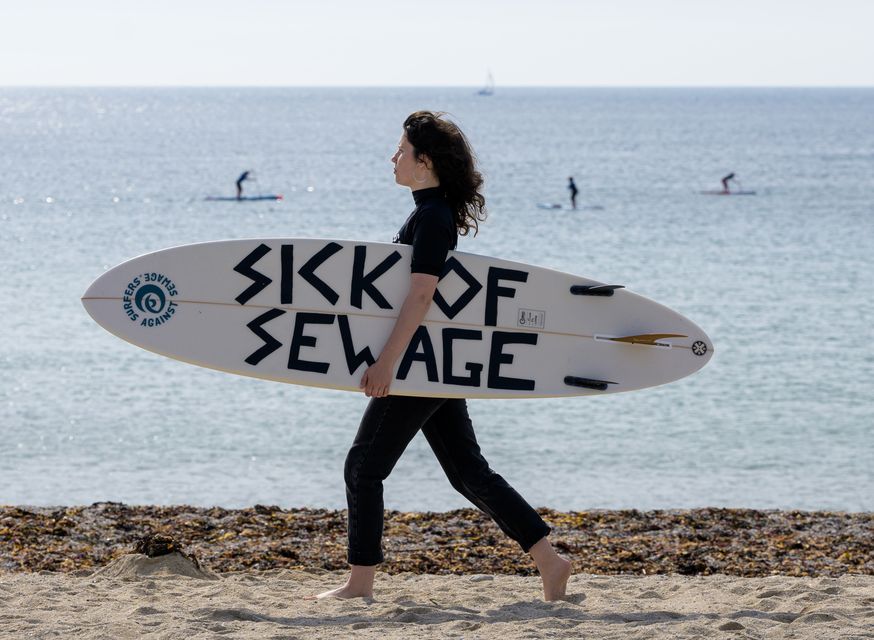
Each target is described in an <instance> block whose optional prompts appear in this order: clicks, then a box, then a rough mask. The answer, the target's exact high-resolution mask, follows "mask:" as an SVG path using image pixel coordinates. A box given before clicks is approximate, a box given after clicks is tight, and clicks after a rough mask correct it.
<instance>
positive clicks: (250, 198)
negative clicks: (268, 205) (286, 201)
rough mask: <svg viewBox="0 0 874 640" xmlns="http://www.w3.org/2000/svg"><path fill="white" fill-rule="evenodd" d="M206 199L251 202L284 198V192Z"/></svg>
mask: <svg viewBox="0 0 874 640" xmlns="http://www.w3.org/2000/svg"><path fill="white" fill-rule="evenodd" d="M204 200H208V201H210V202H247V201H248V202H251V201H255V200H282V194H277V193H271V194H268V195H263V196H242V197H240V198H235V197H234V196H206V197H205V198H204Z"/></svg>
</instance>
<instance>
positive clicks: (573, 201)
mask: <svg viewBox="0 0 874 640" xmlns="http://www.w3.org/2000/svg"><path fill="white" fill-rule="evenodd" d="M567 188H568V189H569V190H570V192H571V208H572V209H576V208H577V194H578V193H579V192H580V190H579V189H577V184H576V183H575V182H574V178H573V176H571V177H570V178H568V179H567Z"/></svg>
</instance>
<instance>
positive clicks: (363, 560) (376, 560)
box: [347, 551, 385, 567]
mask: <svg viewBox="0 0 874 640" xmlns="http://www.w3.org/2000/svg"><path fill="white" fill-rule="evenodd" d="M347 560H348V561H349V564H355V565H358V566H361V567H373V566H375V565H378V564H382V562H383V560H385V558H384V557H383V555H382V554H381V553H380V554H379V555H378V556H372V555H368V554H365V553H355V552H353V551H350V552H349V555H348V557H347Z"/></svg>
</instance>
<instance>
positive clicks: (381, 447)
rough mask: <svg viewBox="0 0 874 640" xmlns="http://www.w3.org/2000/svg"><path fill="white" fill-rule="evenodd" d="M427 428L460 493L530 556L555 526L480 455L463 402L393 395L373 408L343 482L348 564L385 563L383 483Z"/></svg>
mask: <svg viewBox="0 0 874 640" xmlns="http://www.w3.org/2000/svg"><path fill="white" fill-rule="evenodd" d="M419 429H421V430H422V432H423V433H424V434H425V438H427V439H428V444H429V445H431V449H433V450H434V453H435V455H436V456H437V460H439V462H440V466H442V467H443V471H444V472H446V476H447V477H448V478H449V482H450V483H452V486H453V487H454V488H455V490H456V491H458V492H459V493H461V494H462V495H463V496H464V497H465V498H467V499H468V500H470V501H471V502H472V503H473V504H475V505H476V506H477V507H479V508H480V509H482V510H483V511H484V512H486V513H487V514H488V515H489V516H491V517H492V519H494V521H495V522H496V523H497V525H498V526H499V527H500V528H501V530H503V531H504V533H506V534H507V535H508V536H510V537H511V538H512V539H513V540H515V541H516V542H518V543H519V545H520V546H521V547H522V549H523V550H524V551H528V550H529V549H530V548H531V547H532V546H533V545H534V543H536V542H537V541H538V540H540V539H541V538H543V537H544V536H545V535H547V534H548V533H549V527H548V526H547V525H546V523H545V522H543V520H542V519H541V517H540V516H539V515H538V514H537V512H536V511H535V510H534V509H532V508H531V505H529V504H528V503H527V502H525V499H524V498H523V497H522V496H520V495H519V494H518V493H517V492H516V490H515V489H513V487H511V486H510V485H509V484H507V481H506V480H504V479H503V478H502V477H501V476H499V475H498V474H497V473H495V472H494V471H492V470H491V469H490V468H489V463H488V462H486V460H485V458H483V456H482V454H481V453H480V449H479V445H478V444H477V442H476V436H475V435H474V433H473V424H472V423H471V421H470V417H469V416H468V414H467V403H466V402H465V401H464V400H463V399H447V398H416V397H406V396H388V397H385V398H373V399H371V401H370V404H368V405H367V410H366V411H365V412H364V417H363V418H362V419H361V425H360V426H359V427H358V434H357V435H356V436H355V442H354V443H353V444H352V448H351V449H350V450H349V455H348V456H347V457H346V466H345V470H344V476H345V479H346V500H347V502H348V504H349V564H357V565H368V566H369V565H375V564H379V563H380V562H382V561H383V555H382V527H383V502H382V483H383V480H385V479H386V478H388V475H389V474H390V473H391V470H392V469H393V468H394V466H395V463H397V461H398V459H399V458H400V457H401V454H402V453H403V452H404V449H406V448H407V445H408V444H409V443H410V441H411V440H412V439H413V437H414V436H415V435H416V433H417V432H418V431H419Z"/></svg>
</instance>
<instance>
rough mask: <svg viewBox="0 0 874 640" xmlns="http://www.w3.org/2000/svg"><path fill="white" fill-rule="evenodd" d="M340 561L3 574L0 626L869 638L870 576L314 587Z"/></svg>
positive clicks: (390, 578) (313, 634)
mask: <svg viewBox="0 0 874 640" xmlns="http://www.w3.org/2000/svg"><path fill="white" fill-rule="evenodd" d="M342 576H343V574H342V573H341V572H327V571H319V570H310V571H292V570H287V569H281V570H273V571H262V572H252V571H247V572H231V573H227V574H222V575H216V574H214V573H211V572H209V571H205V570H200V569H198V568H197V567H195V565H194V564H193V563H191V562H190V561H189V560H187V559H185V558H184V557H182V556H180V555H178V554H171V555H165V556H161V557H159V558H148V557H146V556H144V555H125V556H122V557H120V558H118V559H116V560H114V561H113V562H112V563H110V564H109V565H107V566H106V567H104V568H103V569H101V570H98V571H96V572H94V573H88V572H84V571H80V572H78V573H76V574H62V573H52V572H40V573H14V574H5V575H3V576H2V579H0V637H2V638H50V637H62V638H89V639H90V638H93V639H97V638H106V639H109V638H112V639H119V640H121V639H127V638H130V639H134V638H186V639H195V638H219V637H230V638H252V639H254V638H258V639H267V638H271V639H277V640H278V639H282V640H291V639H293V638H301V639H303V638H344V637H355V638H359V637H360V638H502V639H509V638H584V637H586V638H589V637H592V638H714V637H726V638H816V639H818V640H822V639H827V638H872V637H874V577H872V576H843V577H841V578H792V577H786V576H771V577H767V578H739V577H730V576H708V577H695V576H677V575H658V576H594V575H585V574H583V575H576V576H574V577H573V579H572V581H571V583H570V588H569V596H568V599H567V601H563V602H556V603H544V602H542V601H541V600H540V592H539V581H538V579H537V578H535V577H523V576H507V575H497V576H495V575H464V576H458V575H440V576H438V575H416V574H411V573H402V574H398V575H387V574H379V575H378V578H377V583H376V589H375V593H374V598H373V600H362V599H357V600H348V601H343V600H322V601H311V600H305V599H304V597H305V596H307V595H310V594H313V593H315V592H317V591H319V590H320V589H322V588H324V587H325V586H327V585H333V584H337V583H338V582H339V581H340V580H341V579H342Z"/></svg>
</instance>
